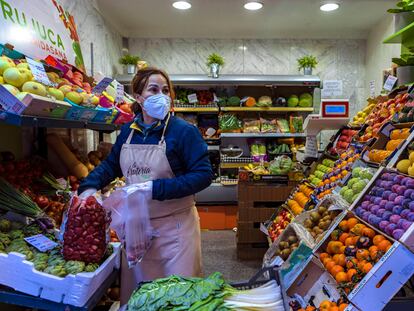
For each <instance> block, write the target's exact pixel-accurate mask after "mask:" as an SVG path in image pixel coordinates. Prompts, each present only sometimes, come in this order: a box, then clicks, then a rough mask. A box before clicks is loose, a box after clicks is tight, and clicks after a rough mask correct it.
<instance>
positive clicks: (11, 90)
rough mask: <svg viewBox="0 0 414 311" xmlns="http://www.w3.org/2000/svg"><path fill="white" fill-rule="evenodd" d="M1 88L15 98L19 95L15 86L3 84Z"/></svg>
mask: <svg viewBox="0 0 414 311" xmlns="http://www.w3.org/2000/svg"><path fill="white" fill-rule="evenodd" d="M3 86H4V87H5V88H6V89H7V90H8V91H9V92H10V93H12V94H13V95H14V96H16V95H17V93H19V89H18V88H16V87H15V86H13V85H10V84H3Z"/></svg>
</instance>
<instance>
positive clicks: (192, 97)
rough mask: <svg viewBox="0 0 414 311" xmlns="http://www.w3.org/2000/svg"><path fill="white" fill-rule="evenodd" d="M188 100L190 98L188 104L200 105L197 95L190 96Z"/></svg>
mask: <svg viewBox="0 0 414 311" xmlns="http://www.w3.org/2000/svg"><path fill="white" fill-rule="evenodd" d="M187 98H188V102H189V103H190V104H196V103H198V99H197V94H190V95H188V96H187Z"/></svg>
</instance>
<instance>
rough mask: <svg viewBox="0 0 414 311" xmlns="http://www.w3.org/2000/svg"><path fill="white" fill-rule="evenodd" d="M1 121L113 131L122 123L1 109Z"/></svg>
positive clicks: (25, 124) (23, 124)
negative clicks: (28, 113)
mask: <svg viewBox="0 0 414 311" xmlns="http://www.w3.org/2000/svg"><path fill="white" fill-rule="evenodd" d="M0 122H2V123H6V124H11V125H16V126H28V127H47V128H79V129H90V130H95V131H108V132H112V131H115V130H119V129H120V127H121V126H120V125H116V124H105V123H94V122H87V121H73V120H65V119H53V118H44V117H36V116H19V115H16V114H12V113H8V112H5V111H0Z"/></svg>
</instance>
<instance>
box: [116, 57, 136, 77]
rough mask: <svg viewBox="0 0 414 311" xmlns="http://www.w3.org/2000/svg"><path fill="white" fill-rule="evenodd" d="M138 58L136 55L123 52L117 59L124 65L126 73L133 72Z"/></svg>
mask: <svg viewBox="0 0 414 311" xmlns="http://www.w3.org/2000/svg"><path fill="white" fill-rule="evenodd" d="M139 60H140V59H139V57H138V56H136V55H130V54H125V55H124V56H122V57H121V58H120V59H119V63H120V64H122V65H124V66H126V68H127V73H128V74H135V72H136V68H137V63H138V61H139Z"/></svg>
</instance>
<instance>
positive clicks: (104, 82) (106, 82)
mask: <svg viewBox="0 0 414 311" xmlns="http://www.w3.org/2000/svg"><path fill="white" fill-rule="evenodd" d="M113 80H114V79H112V78H108V77H105V78H103V79H102V80H101V81H99V83H98V84H97V85H96V86H95V87H94V88H93V89H92V93H94V94H98V95H100V94H102V92H103V91H105V90H106V88H107V87H108V85H109V84H111V82H112V81H113Z"/></svg>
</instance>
